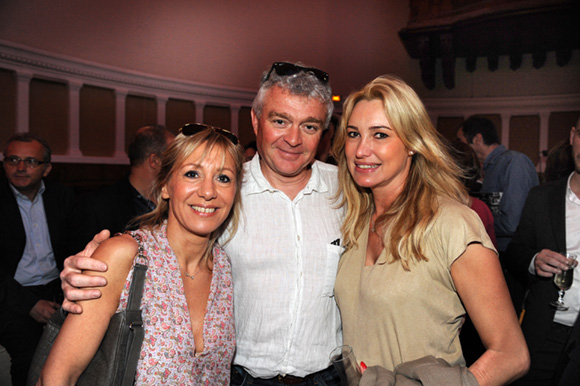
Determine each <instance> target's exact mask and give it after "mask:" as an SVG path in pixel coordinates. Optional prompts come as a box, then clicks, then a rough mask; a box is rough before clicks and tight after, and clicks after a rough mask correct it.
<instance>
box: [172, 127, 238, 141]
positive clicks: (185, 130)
mask: <svg viewBox="0 0 580 386" xmlns="http://www.w3.org/2000/svg"><path fill="white" fill-rule="evenodd" d="M204 130H213V131H215V132H216V133H219V134H221V135H223V136H224V137H226V138H227V139H229V140H230V142H231V143H233V144H234V145H237V144H238V137H236V136H235V135H234V133H232V132H231V131H229V130H226V129H222V128H221V127H216V126H210V125H205V124H203V123H187V124H185V125H184V126H183V127H182V128H181V129H179V132H180V133H181V134H183V135H187V136H190V135H195V134H197V133H201V132H202V131H204Z"/></svg>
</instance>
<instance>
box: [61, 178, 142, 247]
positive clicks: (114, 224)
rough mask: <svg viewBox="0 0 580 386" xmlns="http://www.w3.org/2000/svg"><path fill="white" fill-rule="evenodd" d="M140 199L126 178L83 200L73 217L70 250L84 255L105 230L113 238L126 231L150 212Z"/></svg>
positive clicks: (85, 195)
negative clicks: (130, 225)
mask: <svg viewBox="0 0 580 386" xmlns="http://www.w3.org/2000/svg"><path fill="white" fill-rule="evenodd" d="M138 195H139V192H137V190H136V189H135V188H133V186H132V185H131V184H130V183H129V177H128V176H127V177H125V178H123V179H121V180H119V181H118V182H116V183H115V184H113V185H109V186H106V187H103V188H101V189H98V190H95V191H93V192H89V193H86V194H84V195H82V196H80V197H79V198H78V200H77V203H76V205H75V210H74V216H73V240H72V245H71V247H72V250H73V251H75V252H74V253H76V252H79V251H82V250H83V249H84V248H85V246H86V244H87V243H88V242H89V241H91V240H92V239H93V237H94V236H95V234H97V233H98V232H100V231H102V230H103V229H108V230H109V231H110V232H111V235H114V234H116V233H119V232H122V231H124V230H126V229H125V228H126V226H127V224H128V223H129V222H130V221H131V219H133V218H134V217H136V216H139V215H142V214H144V213H146V212H147V211H148V210H147V209H146V208H144V207H143V205H138V203H139V201H138V198H137V196H138ZM131 229H134V228H131Z"/></svg>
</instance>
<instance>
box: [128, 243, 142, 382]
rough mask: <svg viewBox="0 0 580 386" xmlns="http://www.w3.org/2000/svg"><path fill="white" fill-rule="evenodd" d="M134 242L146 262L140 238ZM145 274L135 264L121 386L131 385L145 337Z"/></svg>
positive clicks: (129, 299) (137, 264)
mask: <svg viewBox="0 0 580 386" xmlns="http://www.w3.org/2000/svg"><path fill="white" fill-rule="evenodd" d="M136 241H137V242H138V243H139V257H140V258H141V260H143V261H146V259H145V258H144V256H143V246H142V245H141V240H140V238H138V237H136ZM146 272H147V266H146V265H144V264H139V263H136V264H135V266H134V267H133V280H132V281H131V288H130V289H129V298H128V300H127V308H126V315H127V324H128V325H129V328H130V329H131V330H132V331H133V339H132V340H131V342H130V343H129V346H128V348H127V362H126V367H125V374H124V376H123V383H122V384H123V385H132V384H133V382H134V379H135V370H136V369H137V362H138V361H139V354H140V352H141V344H142V342H143V337H144V335H145V330H144V329H143V318H142V317H141V299H142V297H143V287H144V286H145V273H146ZM127 370H130V371H127Z"/></svg>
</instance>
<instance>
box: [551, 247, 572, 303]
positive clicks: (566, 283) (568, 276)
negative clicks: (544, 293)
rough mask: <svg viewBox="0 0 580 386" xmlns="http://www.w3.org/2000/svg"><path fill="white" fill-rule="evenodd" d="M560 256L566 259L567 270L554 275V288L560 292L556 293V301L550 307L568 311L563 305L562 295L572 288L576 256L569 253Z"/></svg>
mask: <svg viewBox="0 0 580 386" xmlns="http://www.w3.org/2000/svg"><path fill="white" fill-rule="evenodd" d="M562 254H563V255H564V256H566V257H567V258H568V268H567V269H566V270H562V272H561V273H558V274H555V275H554V284H556V287H558V288H559V289H560V290H559V291H558V300H555V301H553V302H552V303H550V305H552V306H554V307H556V309H557V310H558V311H568V308H569V307H568V306H567V305H566V304H565V303H564V294H565V293H566V291H567V290H569V289H570V287H572V282H573V281H574V268H575V267H576V264H575V261H576V255H572V254H570V253H562ZM570 259H571V260H572V261H571V260H570Z"/></svg>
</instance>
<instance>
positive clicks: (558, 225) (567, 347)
mask: <svg viewBox="0 0 580 386" xmlns="http://www.w3.org/2000/svg"><path fill="white" fill-rule="evenodd" d="M570 143H571V144H572V152H573V159H574V163H575V170H574V172H573V173H572V174H571V175H570V176H568V177H565V178H562V179H560V180H558V181H554V182H550V183H546V184H544V185H540V186H538V187H535V188H533V189H532V190H530V193H529V195H528V199H527V200H526V204H525V206H524V209H523V212H522V217H521V220H520V224H519V226H518V228H517V231H516V233H515V235H514V238H513V239H512V241H511V243H510V245H509V247H508V250H507V253H508V256H509V259H506V262H507V268H508V270H509V271H510V272H511V273H512V274H514V275H516V276H519V277H520V278H521V279H529V286H528V288H529V292H528V295H527V297H526V301H525V314H524V317H523V321H522V330H523V332H524V336H525V338H526V342H527V344H528V348H529V350H530V357H531V364H530V371H529V373H528V374H527V375H526V376H525V377H523V378H521V379H520V380H518V381H517V382H515V383H514V385H516V384H517V385H558V383H557V382H558V380H559V378H560V377H561V376H562V373H564V369H565V368H566V366H568V368H569V369H570V370H573V369H575V371H576V374H577V376H578V371H579V370H580V357H579V356H580V336H579V330H580V327H579V326H578V313H579V311H580V268H579V267H578V266H577V265H576V264H577V262H574V261H572V260H569V259H567V258H566V257H565V256H564V255H563V254H565V253H569V254H574V255H577V256H578V255H580V198H579V197H580V128H578V127H573V128H572V130H571V131H570ZM570 264H571V265H572V266H575V268H572V269H574V281H573V284H572V287H571V288H570V289H569V290H567V291H566V295H565V297H564V301H565V303H566V305H567V306H568V307H569V308H568V309H567V310H556V308H555V307H554V306H552V305H551V304H550V303H552V302H553V301H555V300H556V299H557V297H558V287H556V285H555V284H554V283H553V278H554V275H555V274H557V273H559V272H561V270H563V269H566V267H567V266H568V265H570ZM528 275H529V277H526V276H528ZM567 371H568V370H566V372H567ZM577 376H576V377H575V378H574V377H570V378H569V380H568V382H572V383H563V384H566V385H567V384H576V383H575V382H578V378H577ZM562 381H564V380H563V379H562Z"/></svg>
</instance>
